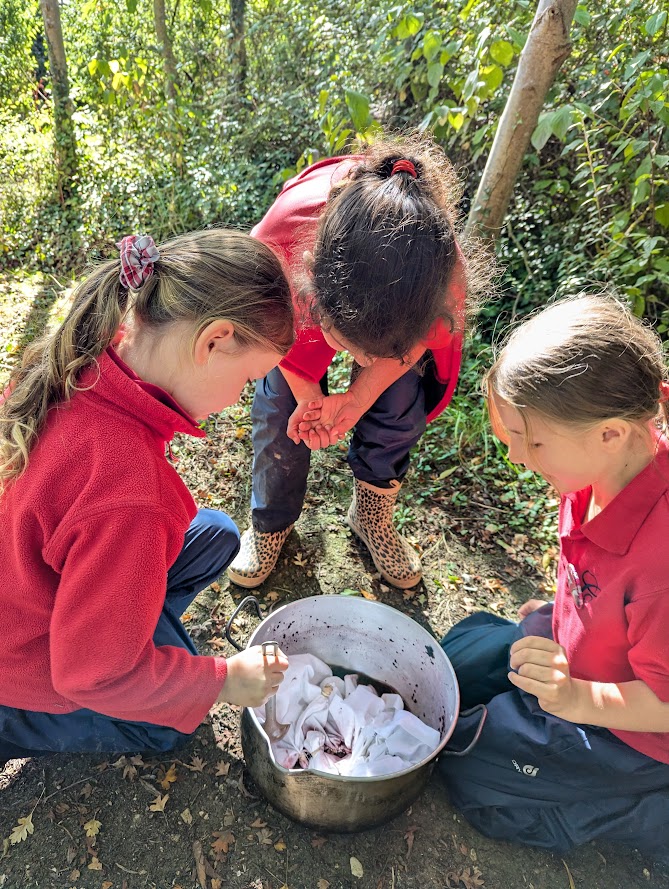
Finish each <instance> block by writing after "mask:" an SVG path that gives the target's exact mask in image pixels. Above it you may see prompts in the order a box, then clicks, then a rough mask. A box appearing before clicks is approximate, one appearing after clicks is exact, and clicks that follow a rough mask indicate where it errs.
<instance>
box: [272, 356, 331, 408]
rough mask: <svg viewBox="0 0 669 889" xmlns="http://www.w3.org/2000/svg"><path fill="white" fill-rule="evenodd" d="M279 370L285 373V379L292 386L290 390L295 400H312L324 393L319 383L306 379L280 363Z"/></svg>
mask: <svg viewBox="0 0 669 889" xmlns="http://www.w3.org/2000/svg"><path fill="white" fill-rule="evenodd" d="M279 370H280V371H281V373H282V374H283V377H284V379H285V381H286V382H287V383H288V385H289V386H290V391H291V392H292V393H293V395H294V396H295V401H297V402H300V401H312V400H313V399H314V398H320V397H321V395H322V394H323V390H322V389H321V387H320V385H319V383H312V382H311V381H310V380H304V379H302V377H298V376H297V374H294V373H292V371H290V370H286V369H285V368H283V367H281V365H279Z"/></svg>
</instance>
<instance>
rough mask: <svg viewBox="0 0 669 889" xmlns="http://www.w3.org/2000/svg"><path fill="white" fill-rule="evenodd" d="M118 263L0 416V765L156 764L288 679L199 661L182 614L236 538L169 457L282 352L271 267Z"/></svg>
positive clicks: (198, 259)
mask: <svg viewBox="0 0 669 889" xmlns="http://www.w3.org/2000/svg"><path fill="white" fill-rule="evenodd" d="M119 247H120V258H119V259H117V260H112V261H109V262H106V263H104V264H102V265H101V266H100V267H99V268H98V269H97V270H96V271H95V272H93V274H92V275H91V276H90V277H89V278H88V279H87V280H86V281H84V282H83V283H82V284H81V285H80V286H79V287H78V289H77V291H76V293H75V296H74V302H73V305H72V309H71V311H70V312H69V314H68V316H67V318H66V319H65V321H64V322H63V324H62V325H61V327H60V329H59V330H58V331H57V332H56V333H55V334H53V335H50V336H47V337H45V338H43V339H42V340H41V341H40V342H38V343H35V344H34V345H32V346H31V347H30V348H29V349H28V350H27V351H26V353H25V356H24V360H23V363H22V366H21V367H20V368H19V369H17V370H16V371H15V373H14V375H13V377H12V379H11V382H10V386H9V388H8V390H7V393H6V396H5V400H4V402H3V403H2V404H0V485H1V486H2V487H1V493H0V520H1V522H2V528H3V533H2V534H1V535H0V564H2V566H3V570H2V572H1V573H0V757H2V759H4V760H6V759H9V758H13V757H18V756H30V755H34V754H39V753H46V752H53V751H71V752H76V751H112V752H130V751H135V752H137V751H145V750H149V751H165V750H169V749H170V748H172V747H173V746H175V745H176V744H177V743H179V742H181V741H182V740H184V739H185V738H186V737H187V736H188V734H190V733H192V732H193V731H195V729H196V728H197V726H198V725H199V723H200V722H201V720H202V719H203V717H204V716H205V715H206V714H207V712H208V710H209V709H210V707H211V706H212V705H213V704H214V703H216V701H227V702H229V703H232V704H240V705H247V706H251V707H254V706H257V705H259V704H260V703H261V702H262V701H264V700H265V699H266V698H267V697H268V696H269V695H270V694H272V693H273V692H274V691H275V690H276V688H277V687H278V685H279V683H280V682H281V680H282V678H283V671H284V670H285V669H286V667H287V661H286V659H285V657H284V656H283V655H282V654H280V655H279V656H278V657H277V658H276V659H271V660H266V659H263V657H262V654H261V651H260V648H259V647H255V648H252V649H250V650H248V651H245V652H243V653H241V654H238V655H235V656H234V657H232V658H230V660H228V661H226V660H225V658H222V657H203V656H199V655H198V654H197V651H196V649H195V646H194V644H193V642H192V640H191V639H190V637H189V636H188V634H187V633H186V631H185V629H184V628H183V626H182V624H181V621H180V616H181V614H183V612H184V611H185V609H186V608H187V607H188V605H189V604H190V603H191V601H192V600H193V599H194V598H195V596H196V595H197V593H198V592H199V591H200V590H202V589H203V588H204V587H205V586H207V585H208V584H209V583H210V582H212V581H213V580H215V579H216V578H217V577H218V576H220V574H221V573H222V572H223V571H224V570H225V568H226V566H227V565H228V564H229V563H230V562H231V560H232V559H233V558H234V556H235V554H236V553H237V550H238V548H239V534H238V531H237V528H236V527H235V525H234V524H233V523H232V521H231V519H230V518H229V517H228V516H227V515H225V514H224V513H221V512H217V511H215V510H203V509H201V510H198V509H197V508H196V506H195V503H194V501H193V498H192V497H191V495H190V494H189V492H188V490H187V489H186V487H185V485H184V484H183V482H182V481H181V479H180V478H179V476H178V475H177V473H176V471H175V470H174V468H173V467H172V465H171V464H170V463H169V462H168V460H167V459H166V447H167V446H168V445H169V442H170V441H171V439H172V437H173V436H174V433H175V432H181V433H186V434H189V435H193V436H196V437H200V438H201V437H204V434H205V433H204V432H203V431H202V430H201V429H200V427H199V426H198V421H199V420H201V419H203V418H204V417H206V416H207V415H208V414H210V413H214V412H217V411H221V410H223V408H225V407H227V406H228V405H231V404H233V403H234V402H236V401H237V400H238V398H239V395H240V392H241V390H242V388H243V387H244V385H245V384H246V383H247V382H248V381H249V380H252V379H256V378H258V377H263V376H264V375H265V374H266V373H268V371H269V370H271V369H272V368H273V367H274V366H275V365H276V364H277V363H278V361H279V360H280V359H281V357H282V356H283V355H284V354H285V353H286V352H287V350H288V349H289V348H290V345H291V343H292V341H293V314H292V306H291V296H290V291H289V289H288V285H287V283H286V281H285V278H284V276H283V273H282V270H281V266H280V263H279V261H278V260H277V258H276V257H275V256H274V254H273V253H272V252H271V250H269V249H268V248H267V247H266V246H264V245H263V244H262V243H260V242H259V241H257V240H254V239H252V238H250V237H249V236H247V235H244V234H241V233H238V232H232V231H221V230H219V231H208V232H199V233H193V234H188V235H182V236H180V237H177V238H175V239H173V240H172V241H170V242H168V243H166V244H164V245H162V246H161V247H160V248H156V246H155V245H154V243H153V241H152V239H151V238H150V237H148V236H143V237H129V238H124V239H123V241H122V242H121V243H120V245H119ZM122 322H123V325H124V326H123V328H121V324H122ZM121 329H122V330H123V333H120V330H121Z"/></svg>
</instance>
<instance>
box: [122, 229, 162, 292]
mask: <svg viewBox="0 0 669 889" xmlns="http://www.w3.org/2000/svg"><path fill="white" fill-rule="evenodd" d="M116 246H117V247H118V248H119V250H120V251H121V274H120V275H119V280H120V281H121V284H122V285H123V286H124V287H127V288H128V289H130V290H138V289H139V288H140V287H141V286H142V284H143V283H144V282H145V281H147V280H148V279H149V278H150V277H151V275H152V274H153V264H154V263H155V262H156V261H157V260H158V259H160V253H159V252H158V248H157V247H156V245H155V243H154V241H153V238H152V237H151V235H128V236H127V237H125V238H123V240H121V241H119V242H118V244H117V245H116Z"/></svg>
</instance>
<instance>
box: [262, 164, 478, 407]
mask: <svg viewBox="0 0 669 889" xmlns="http://www.w3.org/2000/svg"><path fill="white" fill-rule="evenodd" d="M360 160H362V158H361V156H360V155H351V156H348V157H334V158H327V159H325V160H322V161H318V163H316V164H312V165H311V166H310V167H307V168H306V169H305V170H303V171H302V172H301V173H299V174H298V175H297V176H295V177H294V178H293V179H290V180H289V181H288V182H287V183H286V184H285V185H284V187H283V189H282V191H281V193H280V194H279V196H278V197H277V199H276V201H275V202H274V203H273V204H272V206H271V207H270V208H269V210H268V211H267V213H266V214H265V216H264V218H263V219H262V220H261V221H260V222H259V223H258V225H256V227H255V228H254V229H253V231H252V232H251V234H252V235H253V237H254V238H258V240H260V241H262V242H263V243H265V244H267V245H268V246H269V247H271V248H272V249H273V250H275V251H276V252H277V253H279V255H280V256H282V257H283V259H284V260H285V262H286V264H287V266H288V268H289V270H290V272H291V274H292V276H293V278H294V281H293V302H294V307H295V318H296V320H297V321H298V327H297V330H296V338H295V342H294V344H293V346H292V348H291V350H290V352H288V354H287V355H286V357H285V358H284V359H283V360H282V361H281V367H284V368H285V369H286V370H289V371H291V372H292V373H294V374H296V376H298V377H301V378H302V379H304V380H309V381H310V382H313V383H317V382H319V380H320V379H321V378H322V376H323V375H324V374H325V372H326V371H327V369H328V367H329V366H330V363H331V362H332V359H333V358H334V355H335V350H334V349H332V348H330V346H328V344H327V343H326V342H325V339H324V337H323V333H322V331H321V329H320V327H316V326H314V325H313V323H311V322H310V319H309V318H308V315H307V314H306V313H305V309H304V304H303V301H302V300H300V299H298V298H297V297H298V293H299V290H300V287H301V284H302V281H301V279H303V278H305V277H306V273H305V269H304V264H303V260H302V256H303V254H304V252H305V250H309V251H311V250H313V246H314V241H315V238H316V229H317V226H318V218H319V216H320V214H321V211H322V209H323V207H324V206H325V202H326V200H327V197H328V195H329V193H330V190H331V189H332V187H333V185H335V184H336V183H338V182H340V181H341V180H342V179H343V178H344V177H345V176H346V175H347V173H348V172H349V171H350V170H351V168H352V167H354V166H355V164H356V163H358V162H359V161H360ZM465 296H466V294H465V290H464V288H462V289H461V291H460V292H459V293H457V296H456V306H455V315H456V316H459V317H460V318H461V319H462V321H461V323H460V324H459V327H460V328H462V327H464V304H465ZM423 345H424V346H425V348H426V349H430V351H431V352H432V355H433V357H434V365H433V366H431V367H430V368H429V369H428V371H427V372H426V377H427V376H428V375H429V376H430V379H429V381H428V383H429V384H428V385H426V406H427V410H428V418H427V419H428V421H430V420H433V419H434V418H435V417H436V416H438V415H439V414H440V413H441V412H442V411H443V410H444V408H445V407H446V406H447V404H448V403H449V401H450V400H451V397H452V395H453V392H454V391H455V386H456V383H457V381H458V374H459V372H460V364H461V360H462V332H461V331H460V332H455V333H452V332H451V331H450V330H449V329H448V327H447V325H446V324H444V322H443V321H441V319H439V320H438V321H437V322H436V323H435V324H433V326H432V328H431V330H430V331H429V333H428V335H427V337H426V338H425V340H424V342H423Z"/></svg>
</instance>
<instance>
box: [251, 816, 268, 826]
mask: <svg viewBox="0 0 669 889" xmlns="http://www.w3.org/2000/svg"><path fill="white" fill-rule="evenodd" d="M251 827H253V828H261V827H267V822H266V821H261V820H260V818H256V820H255V821H254V822H253V824H252V825H251Z"/></svg>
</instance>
